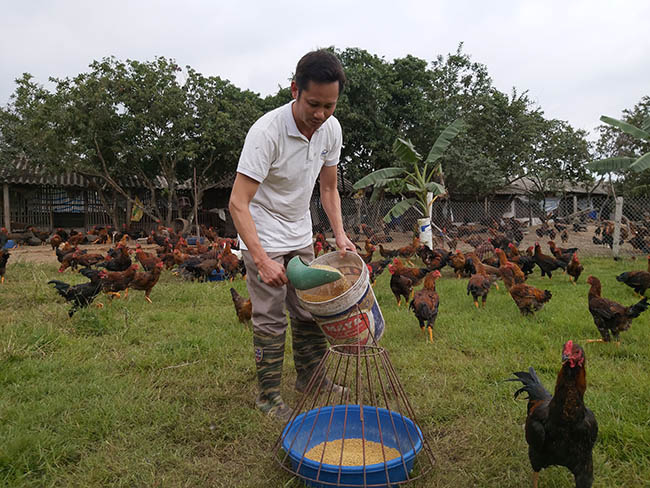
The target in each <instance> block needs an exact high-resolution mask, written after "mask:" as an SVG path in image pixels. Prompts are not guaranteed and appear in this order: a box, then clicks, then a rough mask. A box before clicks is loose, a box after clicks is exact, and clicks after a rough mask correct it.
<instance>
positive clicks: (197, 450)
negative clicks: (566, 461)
mask: <svg viewBox="0 0 650 488" xmlns="http://www.w3.org/2000/svg"><path fill="white" fill-rule="evenodd" d="M584 265H585V269H586V271H585V273H584V275H583V277H581V279H580V283H579V284H578V286H573V285H571V284H570V283H569V282H568V280H567V278H566V276H563V275H562V274H558V275H556V276H555V277H554V278H553V280H552V281H551V282H549V281H548V280H544V281H542V279H541V278H540V277H539V271H536V273H535V276H533V277H532V278H530V280H529V282H530V283H531V284H533V285H536V286H541V287H544V288H547V289H550V290H551V291H552V293H553V298H552V300H551V302H550V303H549V304H547V305H546V307H545V308H544V309H543V310H542V311H541V312H539V313H538V314H537V315H536V316H535V317H532V318H526V317H521V316H520V315H519V312H518V310H517V309H516V307H515V305H514V303H513V302H512V299H511V298H510V296H509V295H508V294H507V292H506V291H505V290H504V288H503V287H500V290H499V291H496V290H492V291H491V293H490V295H489V297H488V303H487V307H486V309H484V310H476V309H475V308H474V306H473V304H472V301H471V297H468V296H467V295H466V280H456V279H455V278H454V277H452V274H451V270H449V269H445V270H444V271H443V278H442V279H441V280H439V281H438V291H439V294H440V297H441V305H440V314H439V317H438V321H437V323H436V325H435V331H434V339H435V342H434V344H426V343H425V341H424V338H423V336H422V334H421V332H420V330H419V327H418V326H417V321H416V319H415V317H414V316H413V314H412V313H411V312H410V311H408V310H406V309H404V307H402V309H398V308H397V306H396V303H395V299H394V298H393V296H392V294H391V293H390V289H389V286H388V281H389V275H388V273H387V272H385V273H384V274H383V275H382V276H381V277H380V279H379V280H378V282H377V285H376V287H375V293H376V295H377V298H378V301H379V303H380V305H381V308H382V311H383V313H384V317H385V319H386V322H387V326H386V332H385V335H384V337H383V339H382V341H381V345H382V346H384V347H385V348H386V349H387V350H388V351H389V353H390V358H391V360H392V362H393V365H394V367H395V369H396V372H397V374H398V375H399V378H400V380H401V382H402V384H403V386H404V388H405V390H406V392H407V394H408V396H409V399H410V401H411V403H412V405H413V407H414V409H415V412H416V416H417V420H418V422H419V423H420V424H421V426H422V427H423V430H424V432H425V435H426V436H427V438H428V440H429V443H430V445H431V447H432V449H433V453H434V456H435V458H436V466H435V469H434V470H433V471H432V473H431V474H430V475H429V476H428V477H427V478H425V479H424V480H422V481H420V480H418V481H416V482H415V483H413V484H412V485H410V486H417V487H425V486H427V487H428V486H437V487H460V486H480V487H521V486H527V485H528V483H529V479H530V466H529V462H528V458H527V446H526V442H525V439H524V432H523V423H524V420H525V410H526V402H525V401H515V400H514V399H513V392H514V391H515V389H516V385H515V384H514V383H508V382H504V381H503V380H504V379H505V378H508V377H511V373H512V372H513V371H519V370H524V369H527V368H528V367H529V366H534V367H535V369H536V370H537V372H538V374H539V376H540V378H541V379H542V381H543V382H544V384H545V385H546V387H547V388H548V389H551V390H552V388H553V385H554V382H555V377H556V374H557V371H558V369H559V366H560V356H561V349H562V345H563V343H564V342H565V341H566V340H567V339H573V340H574V341H577V342H578V343H580V344H581V345H583V347H584V348H585V350H586V354H587V370H588V382H589V385H588V390H587V394H586V399H585V400H586V403H587V405H588V406H589V407H590V408H591V409H592V410H593V411H594V413H595V414H596V417H597V419H598V422H599V425H600V433H599V439H598V442H597V444H596V447H595V449H594V456H595V459H594V465H595V467H594V472H595V473H594V474H595V482H594V486H597V487H619V486H620V487H636V486H648V480H650V372H649V371H650V367H649V366H650V361H649V355H650V349H649V348H650V328H649V327H648V322H649V321H650V313H647V314H644V315H642V316H641V317H640V318H639V319H637V320H636V321H635V322H633V324H632V327H631V329H630V330H629V331H627V332H624V333H623V334H622V335H621V337H622V344H621V346H620V348H617V347H616V346H614V345H611V344H607V345H606V344H585V339H588V338H596V337H598V332H597V330H596V328H595V326H594V324H593V321H592V319H591V316H590V314H589V311H588V309H587V290H588V286H587V285H586V283H585V281H586V277H587V276H588V275H589V274H594V275H597V276H598V277H600V278H601V281H602V282H603V294H604V296H606V297H609V298H612V299H615V300H618V301H620V302H622V303H625V304H631V303H633V302H634V301H635V300H636V298H635V297H634V295H633V292H632V290H630V289H629V288H627V287H626V286H624V285H622V284H621V283H618V282H616V281H615V279H614V277H615V276H616V274H618V273H619V272H622V271H625V270H630V269H643V268H644V266H645V265H644V262H641V261H637V262H630V261H626V262H613V261H611V260H605V259H586V260H585V262H584ZM54 277H56V278H57V279H60V278H61V277H60V276H58V273H56V268H55V267H53V266H38V265H28V264H21V263H16V264H12V263H11V262H10V264H9V267H8V270H7V275H6V278H7V281H6V283H5V284H4V285H3V286H2V287H0V439H1V441H0V485H2V486H12V487H13V486H16V487H105V486H115V487H118V486H124V487H133V486H146V487H185V486H187V487H208V486H209V487H215V486H216V487H220V486H224V487H227V486H228V487H230V486H238V487H239V486H241V487H248V486H250V487H257V486H273V487H275V486H287V487H298V486H300V483H299V482H298V480H296V479H292V477H291V476H290V475H289V474H288V473H286V472H285V471H283V470H281V469H280V468H279V467H277V466H276V464H275V461H274V460H273V458H272V457H271V455H270V452H271V448H272V447H273V444H274V442H275V440H276V438H277V436H278V434H279V430H280V427H281V426H280V425H279V424H278V423H276V422H274V421H272V420H270V419H268V418H266V417H264V416H263V415H262V414H260V413H258V412H257V411H256V410H254V409H253V399H254V395H255V390H256V380H255V370H254V361H253V352H252V334H251V332H250V331H249V330H247V329H246V328H244V327H242V326H241V325H240V324H239V323H238V322H237V320H236V317H235V314H234V309H233V306H232V302H231V299H230V294H229V292H228V288H229V286H228V284H224V283H205V284H201V283H186V282H182V281H181V280H180V279H179V278H176V277H174V276H172V275H171V274H169V273H164V274H163V277H162V278H161V282H160V283H159V284H158V285H157V286H156V288H154V291H153V293H152V295H151V298H152V300H153V302H154V303H153V305H150V304H148V303H146V302H145V300H144V298H143V296H142V293H141V292H133V293H131V295H130V297H129V299H128V300H127V301H125V300H117V301H115V302H114V303H113V304H112V305H111V306H108V305H106V306H105V308H104V309H96V308H90V309H88V310H82V311H81V312H79V313H78V314H77V315H75V316H74V317H73V319H72V320H69V319H68V318H67V308H68V307H67V305H65V304H63V303H62V299H60V298H59V297H58V296H57V295H56V293H55V292H54V290H53V289H51V287H50V286H48V285H47V284H46V282H47V281H48V280H49V279H51V278H54ZM64 279H65V280H68V281H69V282H81V281H84V278H83V277H81V276H79V275H75V274H69V273H66V274H65V275H64ZM234 286H235V288H237V289H238V290H239V291H240V292H245V284H244V282H243V281H242V280H238V281H236V282H235V284H234ZM103 301H105V300H103ZM289 348H290V341H288V342H287V354H286V359H285V369H284V371H285V377H284V395H285V398H286V399H287V400H288V401H289V402H290V403H292V404H295V403H296V402H297V400H298V397H297V395H296V394H295V393H294V392H292V391H291V388H290V386H291V385H292V384H293V380H294V378H295V373H294V371H293V364H292V359H291V354H290V353H289ZM569 486H573V480H572V476H571V475H570V473H569V472H568V471H567V470H566V469H564V468H551V469H547V470H544V471H543V472H542V474H541V477H540V488H541V487H569Z"/></svg>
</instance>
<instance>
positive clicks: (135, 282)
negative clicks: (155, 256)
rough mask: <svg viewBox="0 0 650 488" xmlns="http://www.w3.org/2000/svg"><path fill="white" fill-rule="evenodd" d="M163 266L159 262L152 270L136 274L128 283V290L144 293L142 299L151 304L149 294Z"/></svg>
mask: <svg viewBox="0 0 650 488" xmlns="http://www.w3.org/2000/svg"><path fill="white" fill-rule="evenodd" d="M134 266H136V265H134ZM163 266H164V265H163V262H162V261H160V260H159V261H157V262H156V264H155V265H154V267H153V269H151V270H147V271H141V272H137V273H136V274H135V276H134V277H133V279H132V280H131V283H129V286H128V288H133V289H134V290H141V291H144V299H145V300H146V301H148V302H149V303H152V302H151V298H149V294H150V293H151V289H152V288H153V287H154V286H155V285H156V283H158V279H159V278H160V273H161V272H162V269H163ZM128 288H127V294H128Z"/></svg>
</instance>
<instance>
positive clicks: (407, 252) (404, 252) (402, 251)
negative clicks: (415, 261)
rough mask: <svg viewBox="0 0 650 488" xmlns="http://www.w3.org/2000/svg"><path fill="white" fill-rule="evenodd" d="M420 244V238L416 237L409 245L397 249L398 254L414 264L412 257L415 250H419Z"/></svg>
mask: <svg viewBox="0 0 650 488" xmlns="http://www.w3.org/2000/svg"><path fill="white" fill-rule="evenodd" d="M419 246H420V238H419V237H414V238H413V242H412V243H411V244H409V245H408V246H404V247H400V248H399V249H398V250H397V254H398V255H399V256H400V257H402V258H404V259H406V262H407V263H409V264H412V262H411V258H412V257H413V256H414V255H415V252H416V251H417V250H418V247H419Z"/></svg>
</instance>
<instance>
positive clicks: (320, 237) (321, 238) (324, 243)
mask: <svg viewBox="0 0 650 488" xmlns="http://www.w3.org/2000/svg"><path fill="white" fill-rule="evenodd" d="M315 239H316V242H320V243H321V248H322V251H323V252H324V253H328V252H333V251H335V250H336V249H335V248H334V246H332V245H331V244H330V243H329V241H328V240H327V239H326V238H325V234H323V233H322V232H319V233H317V234H316V237H315Z"/></svg>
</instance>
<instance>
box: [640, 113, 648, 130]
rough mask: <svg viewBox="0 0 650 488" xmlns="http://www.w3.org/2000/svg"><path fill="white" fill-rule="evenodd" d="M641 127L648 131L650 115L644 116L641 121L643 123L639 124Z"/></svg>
mask: <svg viewBox="0 0 650 488" xmlns="http://www.w3.org/2000/svg"><path fill="white" fill-rule="evenodd" d="M641 128H642V129H643V130H644V131H646V132H650V115H648V116H647V117H646V118H645V120H644V121H643V125H642V126H641Z"/></svg>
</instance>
